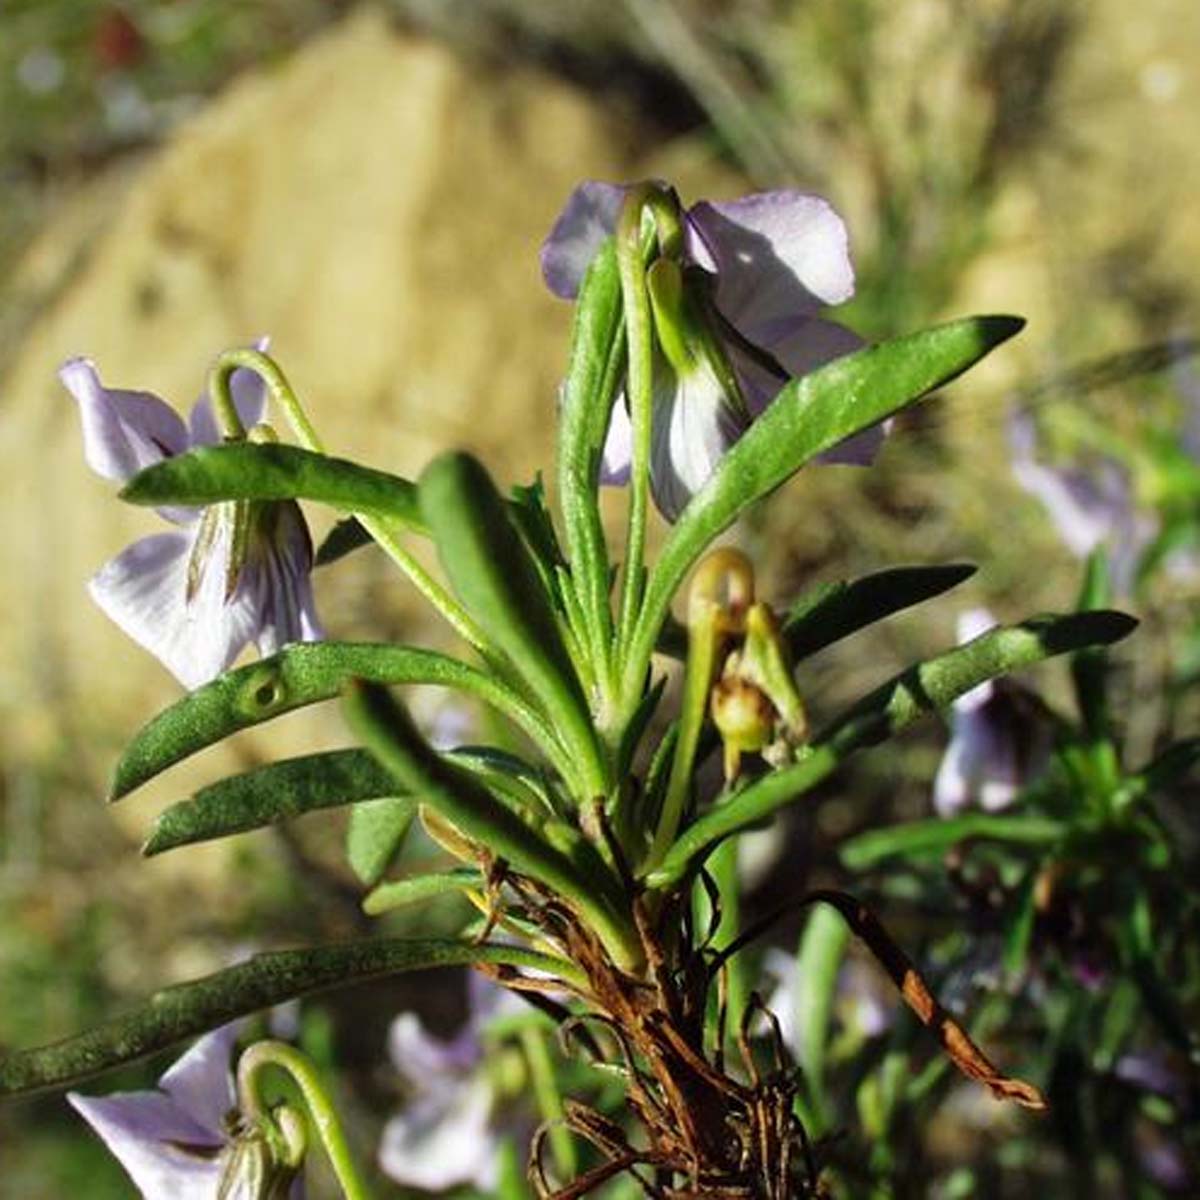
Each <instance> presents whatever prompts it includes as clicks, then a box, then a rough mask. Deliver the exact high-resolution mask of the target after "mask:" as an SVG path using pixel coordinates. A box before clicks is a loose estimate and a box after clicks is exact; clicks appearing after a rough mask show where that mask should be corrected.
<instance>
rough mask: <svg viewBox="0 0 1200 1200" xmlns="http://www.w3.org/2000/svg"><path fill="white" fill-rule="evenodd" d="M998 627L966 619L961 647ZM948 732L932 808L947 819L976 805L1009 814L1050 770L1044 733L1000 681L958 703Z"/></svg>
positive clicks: (981, 613)
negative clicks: (1025, 790) (1020, 797)
mask: <svg viewBox="0 0 1200 1200" xmlns="http://www.w3.org/2000/svg"><path fill="white" fill-rule="evenodd" d="M996 625H997V622H996V620H995V618H994V617H993V616H992V614H991V613H989V612H988V611H987V610H986V609H982V608H973V609H971V610H970V611H968V612H965V613H963V614H962V615H961V616H960V617H959V619H958V641H959V644H960V645H964V644H965V643H967V642H970V641H973V640H974V639H975V638H977V637H980V636H981V635H982V634H984V633H986V632H987V631H988V630H989V629H993V628H995V626H996ZM950 730H951V734H950V743H949V745H947V747H946V752H945V754H944V755H943V756H942V761H941V764H940V765H939V766H938V771H937V775H936V776H935V778H934V783H933V806H934V808H935V809H936V810H937V811H938V813H939V814H940V815H941V816H943V817H951V816H954V815H956V814H957V813H960V812H962V811H963V810H964V809H966V808H967V807H969V806H971V805H972V804H976V805H978V806H979V807H980V808H982V809H983V810H984V811H985V812H999V811H1001V810H1003V809H1005V808H1008V807H1009V806H1010V805H1011V804H1012V803H1013V801H1014V800H1016V798H1017V796H1018V795H1019V794H1020V792H1021V789H1022V788H1024V787H1025V786H1026V784H1028V783H1030V782H1031V781H1032V780H1033V779H1034V778H1035V777H1036V776H1037V775H1038V774H1039V773H1040V772H1041V771H1042V770H1043V769H1044V767H1045V765H1046V761H1047V757H1048V754H1049V749H1050V747H1049V744H1048V739H1047V738H1046V737H1045V732H1044V731H1043V730H1040V729H1038V728H1037V727H1036V726H1035V725H1034V724H1033V722H1031V721H1030V720H1029V719H1027V718H1023V717H1022V714H1021V712H1020V711H1019V709H1018V706H1017V704H1016V701H1015V698H1014V696H1013V694H1012V692H1011V690H1009V689H1008V688H1006V687H1005V686H1004V685H1003V684H1002V683H1001V682H998V681H997V680H994V679H989V680H988V681H987V682H985V683H981V684H980V685H979V686H978V687H975V688H972V689H971V690H970V691H969V692H965V693H964V694H963V695H961V696H959V697H958V699H957V700H955V701H954V704H953V705H952V706H951V710H950Z"/></svg>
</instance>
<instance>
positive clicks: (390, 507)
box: [121, 442, 425, 532]
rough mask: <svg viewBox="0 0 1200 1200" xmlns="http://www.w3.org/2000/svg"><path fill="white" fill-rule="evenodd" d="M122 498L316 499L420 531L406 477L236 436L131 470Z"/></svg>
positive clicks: (154, 501)
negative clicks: (244, 439)
mask: <svg viewBox="0 0 1200 1200" xmlns="http://www.w3.org/2000/svg"><path fill="white" fill-rule="evenodd" d="M121 499H122V500H128V501H129V502H130V503H131V504H150V505H160V504H196V505H201V504H215V503H216V502H217V501H220V500H316V501H318V502H320V503H322V504H329V505H332V506H333V507H334V508H338V509H342V510H344V511H346V512H355V513H367V514H369V515H371V516H376V517H387V518H389V519H390V520H393V521H399V522H400V524H402V525H406V526H407V527H408V528H410V529H413V530H416V531H418V532H424V531H425V522H424V520H423V519H422V517H421V513H420V509H419V508H418V506H417V489H416V487H415V486H414V485H413V484H412V483H411V482H410V481H409V480H407V479H402V478H401V477H400V476H399V475H390V474H388V472H386V471H377V470H375V469H374V468H373V467H360V466H359V465H358V464H357V463H353V462H350V461H348V460H347V459H344V458H333V457H331V456H330V455H327V454H316V453H314V452H313V451H311V450H302V449H300V447H299V446H284V445H278V444H271V445H262V444H259V443H252V442H233V443H228V444H226V445H223V446H204V447H202V448H201V449H199V450H189V451H188V452H187V453H186V454H177V455H175V456H174V457H173V458H168V459H164V460H163V461H162V462H160V463H156V464H155V465H154V466H152V467H148V468H147V469H146V470H144V471H142V472H140V473H139V474H137V475H135V476H134V477H133V478H132V479H131V480H130V481H129V482H128V483H127V484H126V485H125V487H124V488H123V489H122V490H121Z"/></svg>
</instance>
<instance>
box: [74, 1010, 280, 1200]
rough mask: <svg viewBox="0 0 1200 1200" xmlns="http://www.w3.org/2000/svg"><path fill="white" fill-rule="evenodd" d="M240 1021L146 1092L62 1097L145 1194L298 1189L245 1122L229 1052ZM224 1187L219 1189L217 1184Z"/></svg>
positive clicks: (256, 1195) (262, 1196) (192, 1197)
mask: <svg viewBox="0 0 1200 1200" xmlns="http://www.w3.org/2000/svg"><path fill="white" fill-rule="evenodd" d="M237 1035H238V1024H237V1023H234V1024H231V1025H226V1026H224V1027H223V1028H221V1029H218V1030H215V1031H214V1032H212V1033H210V1034H207V1035H205V1036H204V1037H202V1038H201V1039H200V1040H199V1041H198V1042H197V1043H196V1044H195V1045H194V1046H193V1047H192V1048H191V1049H190V1050H189V1051H188V1052H187V1053H186V1054H185V1055H184V1056H183V1057H182V1058H181V1059H180V1060H179V1061H178V1062H177V1063H175V1065H174V1066H173V1067H171V1068H170V1069H169V1070H168V1071H167V1072H166V1073H165V1074H164V1075H163V1076H162V1077H161V1078H160V1079H159V1081H158V1089H157V1090H156V1091H152V1092H129V1093H125V1094H118V1095H114V1096H82V1095H80V1094H79V1093H78V1092H69V1093H68V1094H67V1099H68V1100H69V1101H70V1103H71V1105H72V1106H73V1107H74V1108H75V1110H76V1111H77V1112H78V1113H79V1114H80V1115H81V1116H82V1117H83V1119H84V1120H85V1121H87V1123H88V1124H89V1125H90V1126H91V1127H92V1128H93V1129H94V1130H95V1131H96V1133H98V1134H99V1135H100V1137H101V1138H102V1139H103V1140H104V1143H105V1144H106V1145H107V1146H108V1148H109V1150H111V1151H112V1153H113V1154H114V1155H115V1156H116V1158H117V1159H118V1160H119V1161H120V1163H121V1165H122V1166H123V1167H124V1168H125V1170H126V1171H127V1172H128V1173H129V1177H130V1178H131V1179H132V1180H133V1182H134V1183H135V1184H136V1185H137V1187H138V1189H139V1191H140V1192H141V1193H142V1195H143V1196H145V1197H147V1200H163V1198H164V1197H168V1196H170V1197H174V1198H175V1200H214V1198H215V1197H217V1196H222V1197H229V1200H271V1198H273V1197H278V1198H282V1197H284V1196H290V1197H292V1200H297V1198H298V1197H300V1196H302V1195H303V1181H302V1179H300V1178H298V1177H297V1176H296V1173H295V1170H294V1169H293V1168H289V1167H287V1166H285V1165H284V1164H281V1163H279V1162H277V1161H275V1160H274V1159H273V1158H272V1156H271V1153H270V1148H269V1146H268V1144H267V1142H266V1139H265V1138H264V1137H263V1136H262V1135H261V1134H260V1133H257V1132H256V1131H254V1130H253V1129H244V1128H243V1127H242V1121H241V1117H240V1114H239V1112H238V1107H237V1099H236V1095H235V1092H234V1085H233V1075H232V1072H231V1071H230V1057H231V1055H232V1053H233V1048H234V1043H235V1041H236V1040H237ZM222 1188H224V1190H222Z"/></svg>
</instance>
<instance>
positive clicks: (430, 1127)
mask: <svg viewBox="0 0 1200 1200" xmlns="http://www.w3.org/2000/svg"><path fill="white" fill-rule="evenodd" d="M469 988H470V991H469V1015H468V1018H467V1022H466V1024H465V1025H464V1026H463V1028H462V1029H461V1030H460V1031H459V1033H458V1034H457V1035H456V1036H455V1037H453V1038H451V1039H450V1040H448V1041H446V1040H443V1039H441V1038H437V1037H434V1036H433V1035H432V1034H430V1033H429V1032H428V1031H427V1030H426V1029H425V1027H424V1026H423V1025H422V1024H421V1020H420V1018H419V1017H417V1016H416V1014H415V1013H401V1015H400V1016H398V1017H397V1018H396V1019H395V1020H394V1021H393V1022H392V1027H391V1030H390V1031H389V1034H388V1053H389V1055H390V1057H391V1059H392V1062H393V1063H394V1064H395V1066H396V1069H397V1070H398V1071H399V1072H400V1074H401V1075H402V1076H403V1077H404V1079H405V1080H406V1081H407V1083H408V1084H409V1086H410V1088H411V1095H410V1098H409V1101H408V1103H407V1105H406V1106H405V1107H404V1108H403V1109H402V1110H401V1111H400V1112H399V1113H397V1114H396V1115H395V1116H393V1117H392V1118H391V1120H389V1121H388V1123H387V1125H386V1126H385V1128H384V1131H383V1139H382V1141H381V1142H380V1145H379V1165H380V1167H381V1168H382V1169H383V1171H384V1172H385V1173H386V1174H387V1175H389V1176H390V1177H391V1178H392V1179H395V1180H396V1181H397V1182H398V1183H402V1184H404V1185H406V1186H407V1187H417V1188H423V1189H425V1190H427V1191H442V1190H444V1189H445V1188H450V1187H459V1186H463V1185H470V1186H473V1187H475V1188H477V1189H478V1190H480V1191H483V1192H490V1191H492V1190H493V1189H494V1188H495V1186H496V1182H497V1171H498V1163H497V1156H498V1152H499V1145H500V1134H499V1131H498V1129H497V1122H496V1093H495V1088H494V1085H493V1083H492V1081H491V1080H490V1079H489V1078H488V1076H487V1075H486V1073H485V1071H484V1065H485V1061H484V1060H485V1052H484V1043H483V1037H482V1035H483V1030H484V1027H485V1026H486V1025H487V1024H488V1023H489V1022H490V1021H492V1020H494V1019H495V1018H497V1017H499V1016H504V1015H513V1014H514V1013H516V1012H519V1011H528V1010H527V1009H526V1008H525V1006H524V1005H523V1004H522V1003H521V1001H520V1000H518V999H517V997H516V996H514V995H513V993H512V992H509V991H507V990H506V989H504V988H500V987H497V986H496V985H495V984H492V983H489V982H488V981H487V980H485V979H484V978H483V977H482V976H480V975H477V974H475V973H474V972H472V974H471V976H470V982H469Z"/></svg>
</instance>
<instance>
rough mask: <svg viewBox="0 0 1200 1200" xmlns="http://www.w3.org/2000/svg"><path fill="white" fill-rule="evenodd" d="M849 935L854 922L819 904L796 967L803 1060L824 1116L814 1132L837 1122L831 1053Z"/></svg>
mask: <svg viewBox="0 0 1200 1200" xmlns="http://www.w3.org/2000/svg"><path fill="white" fill-rule="evenodd" d="M849 941H850V927H849V926H848V925H847V924H846V922H845V921H843V920H842V918H841V916H840V915H839V914H838V912H837V911H836V910H835V909H832V908H828V907H826V906H825V905H823V904H819V905H817V906H816V907H815V908H814V909H813V910H812V913H811V914H810V915H809V918H808V921H807V922H806V923H805V926H804V933H803V935H802V937H801V939H800V949H799V953H798V954H797V956H796V964H795V967H794V970H795V981H794V983H795V986H794V988H793V991H792V1006H793V1007H792V1011H793V1016H794V1019H795V1021H796V1029H797V1030H798V1032H799V1036H798V1037H797V1039H796V1041H797V1049H798V1052H799V1066H800V1069H801V1071H803V1073H804V1083H805V1086H806V1087H807V1088H808V1092H809V1095H810V1097H811V1099H812V1108H813V1109H814V1110H815V1112H814V1113H813V1115H814V1116H816V1117H818V1119H819V1120H820V1122H821V1126H820V1128H816V1129H810V1130H809V1133H810V1135H815V1136H817V1137H819V1136H821V1135H822V1134H824V1133H826V1132H828V1130H829V1127H830V1126H831V1124H832V1122H833V1108H832V1106H831V1104H830V1102H829V1095H828V1093H827V1091H826V1088H825V1056H826V1051H827V1050H828V1047H829V1031H830V1026H831V1022H832V1018H833V1005H834V1000H835V999H836V997H837V984H838V973H839V972H840V970H841V966H842V959H843V957H844V956H845V953H846V946H847V945H848V944H849Z"/></svg>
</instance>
